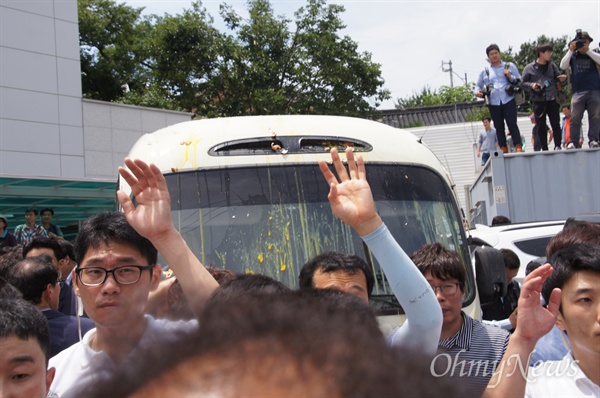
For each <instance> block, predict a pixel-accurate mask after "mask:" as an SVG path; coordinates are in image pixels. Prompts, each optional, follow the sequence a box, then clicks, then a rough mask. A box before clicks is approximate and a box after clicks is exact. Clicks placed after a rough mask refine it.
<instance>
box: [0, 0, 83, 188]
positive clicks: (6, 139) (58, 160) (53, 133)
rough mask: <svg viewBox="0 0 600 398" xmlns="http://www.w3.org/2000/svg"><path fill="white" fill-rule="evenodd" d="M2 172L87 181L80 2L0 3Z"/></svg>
mask: <svg viewBox="0 0 600 398" xmlns="http://www.w3.org/2000/svg"><path fill="white" fill-rule="evenodd" d="M0 62H1V68H0V172H1V173H2V174H5V175H38V176H48V177H83V176H84V175H85V173H84V149H83V118H82V108H81V78H80V67H79V33H78V22H77V2H76V1H75V0H73V1H64V0H37V1H28V0H3V1H2V2H1V3H0Z"/></svg>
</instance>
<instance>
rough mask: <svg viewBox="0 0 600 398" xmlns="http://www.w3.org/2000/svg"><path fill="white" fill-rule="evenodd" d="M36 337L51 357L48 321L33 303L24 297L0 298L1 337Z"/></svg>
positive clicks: (45, 355) (45, 352)
mask: <svg viewBox="0 0 600 398" xmlns="http://www.w3.org/2000/svg"><path fill="white" fill-rule="evenodd" d="M9 337H17V338H19V339H21V340H27V339H29V338H34V339H36V340H37V342H38V343H39V345H40V348H41V349H42V352H43V353H44V357H45V359H46V367H47V366H48V360H49V359H50V334H49V332H48V321H47V320H46V317H45V316H44V315H42V313H41V312H40V311H39V310H38V309H37V308H35V307H34V306H33V304H31V303H29V302H27V301H25V300H23V299H0V338H2V339H5V338H9Z"/></svg>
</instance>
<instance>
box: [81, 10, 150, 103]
mask: <svg viewBox="0 0 600 398" xmlns="http://www.w3.org/2000/svg"><path fill="white" fill-rule="evenodd" d="M77 5H78V13H79V42H80V57H81V83H82V90H83V95H84V97H86V98H93V99H98V100H103V101H112V100H115V99H117V98H120V97H121V96H122V95H123V93H124V91H125V90H124V87H125V85H127V86H129V90H131V91H135V90H138V89H143V87H145V84H146V81H147V74H148V68H147V67H146V66H145V65H144V61H145V53H144V51H143V50H142V47H141V46H142V45H143V40H142V38H143V37H145V35H146V34H147V32H148V30H149V29H150V27H151V26H150V24H149V23H148V22H147V21H144V20H142V19H141V17H140V15H141V12H142V10H143V9H142V8H132V7H129V6H127V5H125V4H120V5H119V4H116V3H115V2H114V1H111V0H78V4H77Z"/></svg>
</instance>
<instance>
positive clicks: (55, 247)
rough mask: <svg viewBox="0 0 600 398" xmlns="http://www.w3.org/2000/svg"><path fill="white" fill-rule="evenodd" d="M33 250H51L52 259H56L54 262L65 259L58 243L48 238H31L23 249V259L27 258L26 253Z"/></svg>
mask: <svg viewBox="0 0 600 398" xmlns="http://www.w3.org/2000/svg"><path fill="white" fill-rule="evenodd" d="M33 249H50V250H52V251H53V252H54V257H56V261H58V260H62V259H63V258H64V257H65V256H64V255H63V251H62V249H61V247H60V245H59V244H58V242H57V241H55V240H54V239H50V238H33V239H32V240H31V242H29V243H28V244H26V245H25V247H23V257H27V253H29V252H30V251H31V250H33Z"/></svg>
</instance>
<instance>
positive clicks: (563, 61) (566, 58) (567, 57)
mask: <svg viewBox="0 0 600 398" xmlns="http://www.w3.org/2000/svg"><path fill="white" fill-rule="evenodd" d="M572 55H573V51H571V50H569V51H567V53H566V54H565V56H564V57H563V58H562V59H561V60H560V69H563V70H567V69H569V61H570V60H571V56H572Z"/></svg>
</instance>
